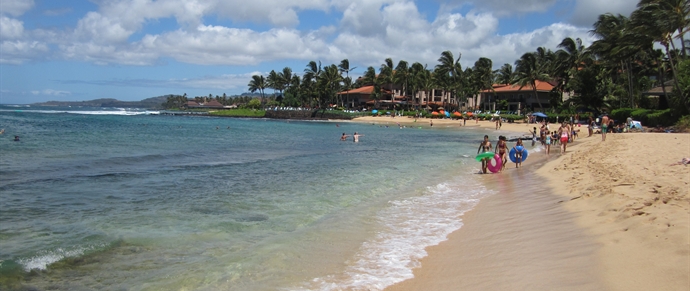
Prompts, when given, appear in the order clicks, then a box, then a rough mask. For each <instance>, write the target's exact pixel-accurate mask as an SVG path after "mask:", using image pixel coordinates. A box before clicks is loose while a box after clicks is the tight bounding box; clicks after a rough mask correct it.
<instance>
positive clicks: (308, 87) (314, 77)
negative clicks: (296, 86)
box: [302, 61, 323, 103]
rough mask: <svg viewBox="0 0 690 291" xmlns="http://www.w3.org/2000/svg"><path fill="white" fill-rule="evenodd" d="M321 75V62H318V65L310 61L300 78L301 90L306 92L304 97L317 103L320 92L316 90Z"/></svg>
mask: <svg viewBox="0 0 690 291" xmlns="http://www.w3.org/2000/svg"><path fill="white" fill-rule="evenodd" d="M322 73H323V71H322V70H321V61H319V62H318V64H317V63H316V62H315V61H310V62H309V63H308V64H307V67H306V68H305V69H304V76H303V78H302V88H303V89H304V90H305V91H306V92H305V93H306V94H305V95H306V96H308V98H309V99H310V100H311V101H316V102H317V103H318V102H319V101H320V99H321V98H320V96H321V92H320V90H319V88H318V84H319V81H320V79H321V74H322ZM310 103H311V102H310Z"/></svg>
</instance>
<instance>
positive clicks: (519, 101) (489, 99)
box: [478, 81, 555, 114]
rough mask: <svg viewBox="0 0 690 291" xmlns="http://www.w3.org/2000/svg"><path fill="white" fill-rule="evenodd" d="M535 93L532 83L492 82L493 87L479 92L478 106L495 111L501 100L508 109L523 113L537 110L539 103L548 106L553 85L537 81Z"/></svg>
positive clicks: (498, 107)
mask: <svg viewBox="0 0 690 291" xmlns="http://www.w3.org/2000/svg"><path fill="white" fill-rule="evenodd" d="M536 85H537V95H536V96H535V95H534V89H533V88H532V85H527V86H524V87H523V86H520V85H508V84H494V85H493V89H487V90H483V91H481V93H480V99H479V100H478V101H479V104H478V105H479V107H480V108H481V109H482V110H485V111H496V110H499V109H500V106H499V103H500V102H501V101H502V100H505V101H507V104H508V109H507V110H508V111H515V112H518V114H519V113H524V111H525V110H528V111H535V110H539V108H540V107H539V103H540V102H541V107H544V108H548V107H550V104H549V96H550V95H551V94H552V90H553V88H554V87H555V86H554V84H552V83H550V82H543V81H537V82H536Z"/></svg>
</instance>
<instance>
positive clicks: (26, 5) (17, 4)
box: [0, 0, 34, 16]
mask: <svg viewBox="0 0 690 291" xmlns="http://www.w3.org/2000/svg"><path fill="white" fill-rule="evenodd" d="M33 6H34V0H2V1H0V14H10V15H13V16H19V15H22V14H24V12H26V11H28V10H29V9H31V8H32V7H33Z"/></svg>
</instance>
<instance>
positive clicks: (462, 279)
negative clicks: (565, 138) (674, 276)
mask: <svg viewBox="0 0 690 291" xmlns="http://www.w3.org/2000/svg"><path fill="white" fill-rule="evenodd" d="M530 157H532V156H530ZM544 161H545V158H544V157H535V158H533V159H531V162H532V163H531V164H530V165H529V166H524V167H522V168H520V169H514V168H507V169H506V170H505V172H504V173H503V174H501V175H484V176H483V177H481V178H482V179H483V180H484V182H485V184H486V185H487V187H488V188H489V189H492V190H494V191H496V192H497V193H496V194H495V195H493V196H491V197H489V198H486V199H484V200H482V201H481V202H480V203H479V205H478V206H477V207H475V209H473V210H472V211H470V212H468V213H466V214H465V215H464V216H463V218H462V219H463V223H464V225H463V227H462V228H461V229H459V230H458V231H456V232H454V233H452V234H451V235H449V237H448V240H447V241H445V242H442V243H441V244H439V245H437V246H433V247H429V248H427V252H428V253H429V256H427V257H425V258H424V259H422V262H421V265H422V267H421V268H419V269H415V270H414V276H415V277H414V278H413V279H410V280H407V281H403V282H400V283H398V284H396V285H393V286H391V287H389V288H386V289H385V290H392V291H398V290H605V288H604V284H603V281H602V278H601V277H600V276H599V273H600V269H599V268H598V267H597V266H596V265H593V264H592V262H593V261H596V248H597V245H596V242H595V240H594V238H593V237H592V236H591V235H588V234H587V233H586V232H585V230H584V229H581V228H579V227H578V226H577V225H576V224H575V215H574V214H573V213H571V212H569V211H566V210H565V209H563V207H562V206H561V205H560V204H561V203H562V202H561V201H562V200H563V199H562V198H561V197H558V196H557V195H554V194H553V193H552V190H551V189H550V188H549V187H548V185H547V184H546V182H545V181H543V179H541V178H540V177H538V176H536V175H534V170H535V169H537V168H538V167H539V166H541V165H543V164H544ZM511 165H514V164H511Z"/></svg>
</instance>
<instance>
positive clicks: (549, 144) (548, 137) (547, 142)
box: [546, 133, 551, 156]
mask: <svg viewBox="0 0 690 291" xmlns="http://www.w3.org/2000/svg"><path fill="white" fill-rule="evenodd" d="M550 151H551V134H548V133H547V134H546V155H547V156H548V155H549V152H550Z"/></svg>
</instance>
